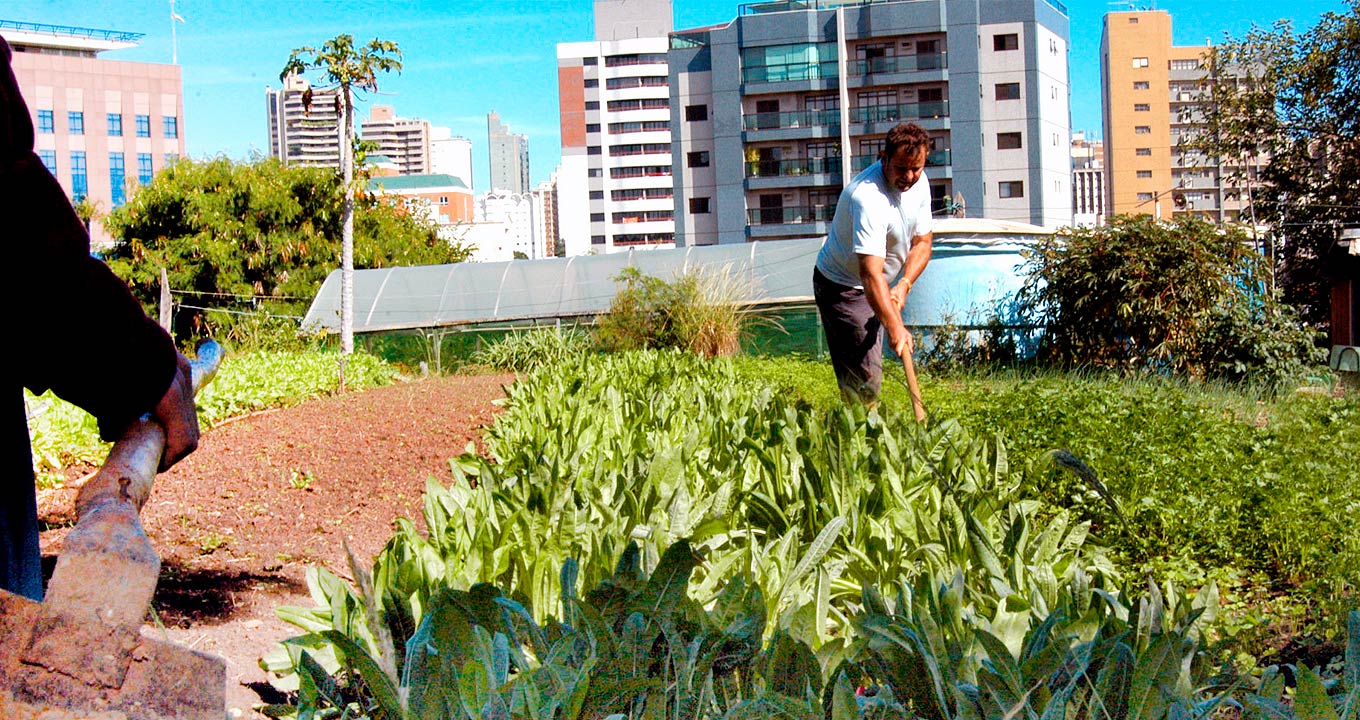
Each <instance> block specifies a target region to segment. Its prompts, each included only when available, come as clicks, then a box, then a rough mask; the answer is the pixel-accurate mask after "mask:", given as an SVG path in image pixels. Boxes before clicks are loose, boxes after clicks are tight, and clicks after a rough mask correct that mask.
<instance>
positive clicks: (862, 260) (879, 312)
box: [859, 248, 919, 355]
mask: <svg viewBox="0 0 1360 720" xmlns="http://www.w3.org/2000/svg"><path fill="white" fill-rule="evenodd" d="M913 249H915V248H913ZM918 274H919V271H918ZM859 277H860V282H862V283H863V284H864V298H865V299H866V300H868V301H869V307H871V308H873V311H874V315H875V316H876V317H877V318H878V321H879V322H880V323H882V324H883V330H884V332H886V333H887V334H888V346H889V347H891V348H892V349H893V352H895V353H897V354H898V355H903V354H904V353H909V352H911V348H912V342H911V333H909V332H907V328H906V326H905V325H903V324H902V309H901V306H900V305H894V304H893V298H892V294H891V291H890V290H889V289H888V281H887V280H885V279H884V278H883V258H881V257H878V256H876V255H860V256H859Z"/></svg>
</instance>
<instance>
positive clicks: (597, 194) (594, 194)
mask: <svg viewBox="0 0 1360 720" xmlns="http://www.w3.org/2000/svg"><path fill="white" fill-rule="evenodd" d="M590 199H591V200H603V199H604V191H603V190H591V191H590Z"/></svg>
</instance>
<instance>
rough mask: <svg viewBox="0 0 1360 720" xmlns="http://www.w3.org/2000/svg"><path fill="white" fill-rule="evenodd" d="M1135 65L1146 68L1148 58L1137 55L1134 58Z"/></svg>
mask: <svg viewBox="0 0 1360 720" xmlns="http://www.w3.org/2000/svg"><path fill="white" fill-rule="evenodd" d="M1133 66H1134V67H1136V68H1145V67H1147V66H1148V59H1147V58H1145V57H1136V58H1134V59H1133Z"/></svg>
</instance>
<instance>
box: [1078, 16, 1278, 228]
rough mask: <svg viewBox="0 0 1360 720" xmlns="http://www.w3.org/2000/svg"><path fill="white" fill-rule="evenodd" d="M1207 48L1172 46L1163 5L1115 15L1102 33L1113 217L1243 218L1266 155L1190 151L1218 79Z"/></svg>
mask: <svg viewBox="0 0 1360 720" xmlns="http://www.w3.org/2000/svg"><path fill="white" fill-rule="evenodd" d="M1211 51H1212V48H1211V47H1209V46H1200V45H1193V46H1178V45H1173V44H1172V37H1171V15H1170V13H1168V12H1166V11H1165V10H1143V11H1136V12H1112V13H1107V14H1106V15H1105V24H1104V31H1103V34H1102V37H1101V48H1100V57H1101V68H1100V74H1101V90H1102V94H1103V97H1102V100H1103V110H1102V112H1103V114H1104V125H1105V138H1104V139H1105V158H1106V161H1105V180H1106V188H1107V189H1106V202H1107V206H1108V208H1109V212H1110V213H1111V214H1123V213H1137V214H1144V215H1155V216H1157V217H1172V216H1174V215H1177V214H1182V213H1191V214H1196V215H1200V216H1203V217H1205V218H1207V219H1209V220H1212V221H1214V222H1225V221H1238V220H1246V219H1247V218H1245V217H1243V215H1244V213H1246V212H1247V211H1248V210H1249V208H1250V197H1251V193H1250V190H1251V187H1252V186H1253V185H1255V184H1256V182H1257V177H1259V171H1260V168H1261V164H1262V160H1261V159H1259V158H1243V159H1241V160H1232V161H1224V160H1221V159H1220V158H1213V157H1207V156H1205V155H1204V154H1202V153H1199V152H1195V151H1192V150H1190V149H1189V148H1187V147H1186V146H1185V143H1186V142H1187V141H1189V140H1190V139H1192V138H1193V137H1194V136H1195V134H1196V133H1198V132H1200V131H1202V129H1203V127H1204V122H1203V107H1204V105H1203V103H1204V100H1203V98H1204V97H1207V94H1208V92H1209V90H1210V89H1211V86H1212V84H1213V83H1215V82H1224V81H1227V82H1231V81H1232V80H1231V78H1227V79H1225V78H1218V77H1215V73H1214V70H1213V67H1212V63H1211V62H1209V61H1208V58H1209V56H1210V54H1211Z"/></svg>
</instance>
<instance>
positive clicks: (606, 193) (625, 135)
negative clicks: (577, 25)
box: [557, 0, 675, 255]
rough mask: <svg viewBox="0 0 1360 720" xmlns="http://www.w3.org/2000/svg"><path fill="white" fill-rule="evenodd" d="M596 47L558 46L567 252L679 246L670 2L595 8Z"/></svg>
mask: <svg viewBox="0 0 1360 720" xmlns="http://www.w3.org/2000/svg"><path fill="white" fill-rule="evenodd" d="M594 12H595V14H594V21H595V39H594V40H593V41H588V42H576V43H562V44H559V45H558V46H557V81H558V98H559V103H560V110H561V128H562V165H561V167H560V168H559V171H558V191H557V198H558V200H557V202H558V226H559V229H560V235H559V239H560V241H561V243H562V252H563V253H564V254H566V255H583V254H586V253H590V252H598V253H607V252H613V251H615V250H622V249H627V248H632V247H648V248H655V247H674V246H675V220H674V217H675V201H674V192H675V191H674V187H673V184H672V182H671V181H672V177H671V176H672V164H673V163H672V147H671V142H672V133H671V130H672V124H671V115H672V113H671V107H670V105H671V100H670V98H671V91H670V89H669V87H668V85H669V77H670V70H669V67H668V65H667V51H668V48H669V46H670V43H669V40H668V37H667V36H668V34H669V33H670V31H671V29H672V27H673V24H672V19H671V18H672V15H671V2H670V0H596V2H595V4H594Z"/></svg>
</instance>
